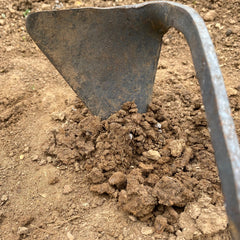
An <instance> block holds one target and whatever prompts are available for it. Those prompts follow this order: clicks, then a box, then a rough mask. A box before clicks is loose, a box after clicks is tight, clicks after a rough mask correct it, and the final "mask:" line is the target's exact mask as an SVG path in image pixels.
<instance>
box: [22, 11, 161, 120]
mask: <svg viewBox="0 0 240 240" xmlns="http://www.w3.org/2000/svg"><path fill="white" fill-rule="evenodd" d="M27 31H28V32H29V34H30V36H31V37H32V38H33V40H34V41H35V42H36V44H37V45H38V47H39V48H40V49H41V50H42V51H43V53H44V54H45V55H46V56H47V57H48V58H49V60H50V61H51V62H52V64H53V65H54V66H55V67H56V69H57V70H58V71H59V72H60V74H61V75H62V76H63V77H64V79H65V80H66V81H67V82H68V83H69V85H70V86H71V87H72V88H73V90H74V91H75V92H76V93H77V95H78V96H79V97H80V98H81V99H82V100H83V102H84V103H85V104H86V105H87V107H88V108H89V109H90V111H91V112H92V113H93V114H95V115H98V116H100V117H102V118H106V117H108V116H109V115H110V114H111V113H113V112H115V111H118V110H119V109H120V106H121V104H122V103H124V102H126V101H135V103H136V104H137V106H138V109H139V112H145V111H146V109H147V105H148V103H149V102H150V100H151V94H152V88H153V84H154V78H155V73H156V69H157V62H158V58H159V54H160V47H161V38H162V33H161V32H159V31H158V30H156V29H155V26H154V24H153V22H152V20H151V17H150V16H149V13H148V11H147V10H146V9H145V8H112V9H111V8H108V9H97V8H85V9H71V10H62V11H47V12H38V13H33V14H31V15H30V16H29V17H28V18H27Z"/></svg>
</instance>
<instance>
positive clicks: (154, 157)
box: [143, 150, 161, 161]
mask: <svg viewBox="0 0 240 240" xmlns="http://www.w3.org/2000/svg"><path fill="white" fill-rule="evenodd" d="M143 156H144V157H146V158H148V159H151V160H155V161H157V160H159V159H160V157H161V156H160V153H159V152H158V151H154V150H149V151H147V152H143Z"/></svg>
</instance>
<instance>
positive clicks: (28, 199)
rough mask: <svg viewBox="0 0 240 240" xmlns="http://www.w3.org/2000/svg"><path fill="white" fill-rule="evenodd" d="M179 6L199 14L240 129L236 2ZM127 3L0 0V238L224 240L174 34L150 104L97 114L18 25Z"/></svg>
mask: <svg viewBox="0 0 240 240" xmlns="http://www.w3.org/2000/svg"><path fill="white" fill-rule="evenodd" d="M137 2H140V1H137ZM179 2H181V3H184V4H188V5H189V6H191V7H193V8H195V9H196V10H197V11H198V12H199V13H200V15H202V17H203V18H204V20H205V21H206V24H207V27H208V30H209V32H210V35H211V37H212V39H213V42H214V44H215V47H216V51H217V54H218V56H219V62H220V65H221V68H222V71H223V75H224V78H225V81H226V86H227V93H228V96H229V98H230V105H231V108H232V113H233V117H234V121H235V124H236V131H237V133H238V135H240V130H239V129H240V112H239V110H240V105H239V103H240V97H239V90H240V84H239V81H238V76H239V70H240V61H239V57H238V56H239V55H240V49H239V43H240V39H239V36H240V35H239V32H240V24H239V23H240V15H239V10H240V3H239V2H238V1H237V0H230V1H227V2H226V1H223V0H219V1H207V0H204V1H201V2H198V1H194V2H193V1H188V0H186V1H183V0H182V1H179ZM132 3H133V2H132V1H130V0H129V1H120V0H119V1H117V0H116V1H70V0H69V1H62V2H58V1H56V2H54V1H34V0H21V1H11V2H10V1H7V0H0V9H1V19H0V28H1V30H2V31H1V32H0V41H1V43H2V44H1V45H0V53H1V54H0V77H1V81H0V84H1V88H0V112H1V114H0V139H1V141H0V149H1V150H0V240H5V239H10V240H11V239H68V240H73V239H80V240H85V239H102V240H103V239H107V240H109V239H119V240H121V239H122V240H123V239H126V240H128V239H143V240H150V239H170V240H182V239H186V240H191V239H215V240H217V239H231V237H230V233H229V231H228V220H227V216H226V213H225V209H224V201H223V195H222V192H221V185H220V180H219V177H218V171H217V167H216V163H215V159H214V152H213V149H212V145H211V141H210V136H209V132H208V128H207V122H206V118H205V112H204V106H203V104H202V100H201V95H200V88H199V86H198V82H197V79H196V78H195V72H194V69H193V65H192V61H191V56H190V51H189V49H188V46H187V43H186V42H185V40H184V37H183V36H182V34H179V33H177V32H176V31H174V30H170V31H169V33H168V34H166V36H165V37H164V40H163V47H162V52H161V57H160V61H159V64H158V71H157V75H156V81H155V85H154V92H153V97H152V102H151V104H150V105H149V108H148V111H147V112H146V113H144V114H140V113H138V109H137V106H136V105H135V103H134V102H127V103H124V104H123V106H122V108H121V109H120V110H119V111H118V112H116V113H114V114H113V115H111V116H110V117H109V118H108V119H106V120H103V121H102V120H101V119H100V118H99V117H96V116H93V115H92V114H91V113H90V112H89V111H88V109H87V108H86V106H85V105H84V104H83V103H82V102H81V100H80V99H78V98H77V96H76V95H75V93H73V91H72V90H71V89H70V88H69V86H68V85H67V84H66V83H65V81H64V80H63V79H62V78H61V77H60V75H59V74H58V73H57V72H56V70H55V69H54V68H53V67H52V66H51V64H50V63H49V62H48V60H47V59H46V58H45V57H44V56H43V55H42V53H41V52H40V51H39V50H38V49H37V47H36V46H35V45H34V43H33V42H32V40H31V39H30V37H29V36H28V34H27V33H26V30H25V27H24V22H25V17H24V15H26V14H27V13H28V9H29V10H31V11H39V10H50V9H58V8H60V9H63V8H73V7H75V8H76V7H85V6H102V7H103V6H114V5H123V4H132Z"/></svg>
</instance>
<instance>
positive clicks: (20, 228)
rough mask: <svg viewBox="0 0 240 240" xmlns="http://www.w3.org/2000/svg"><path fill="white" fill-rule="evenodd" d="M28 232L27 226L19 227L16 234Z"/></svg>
mask: <svg viewBox="0 0 240 240" xmlns="http://www.w3.org/2000/svg"><path fill="white" fill-rule="evenodd" d="M28 233H29V229H28V228H27V227H19V228H18V231H17V234H18V235H26V234H28Z"/></svg>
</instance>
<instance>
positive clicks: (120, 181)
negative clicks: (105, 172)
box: [108, 172, 127, 189]
mask: <svg viewBox="0 0 240 240" xmlns="http://www.w3.org/2000/svg"><path fill="white" fill-rule="evenodd" d="M108 182H109V184H110V185H115V186H116V187H117V188H118V189H122V188H125V187H126V184H127V177H126V175H125V174H124V173H122V172H115V173H113V175H112V176H111V177H110V178H109V179H108Z"/></svg>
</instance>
